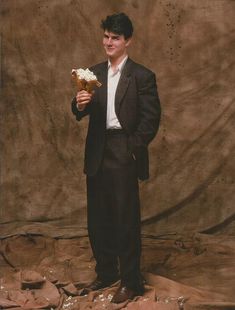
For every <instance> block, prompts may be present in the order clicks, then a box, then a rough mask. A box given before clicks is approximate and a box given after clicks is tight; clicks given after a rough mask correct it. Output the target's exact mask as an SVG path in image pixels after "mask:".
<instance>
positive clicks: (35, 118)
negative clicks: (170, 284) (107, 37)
mask: <svg viewBox="0 0 235 310" xmlns="http://www.w3.org/2000/svg"><path fill="white" fill-rule="evenodd" d="M0 6H1V81H0V82H1V97H2V99H1V126H0V138H1V151H0V152H1V196H0V203H1V208H0V228H1V234H2V235H5V236H7V235H12V234H16V233H19V232H21V233H23V232H31V233H41V232H45V233H47V234H49V235H51V236H76V235H79V234H83V233H84V234H85V233H86V195H85V176H84V175H83V172H82V166H83V152H84V140H85V136H86V128H87V120H83V121H82V122H81V123H78V122H76V121H75V119H74V117H73V115H72V114H71V111H70V102H71V99H72V97H73V96H74V95H75V93H76V89H75V87H74V85H73V83H72V81H71V78H70V72H71V69H72V68H79V67H84V68H85V67H88V66H90V65H92V64H95V63H97V62H101V61H103V60H104V59H105V55H104V53H103V48H102V45H101V40H102V31H101V29H100V28H99V24H100V20H101V19H102V18H103V17H105V16H106V15H108V14H112V13H114V12H116V11H124V12H126V13H127V14H129V15H130V17H131V19H132V20H133V22H134V28H135V33H134V39H133V44H132V47H131V49H130V56H131V57H132V58H133V59H134V60H136V61H137V62H140V63H142V64H144V65H145V66H147V67H149V68H151V69H152V70H153V71H155V72H156V74H157V82H158V89H159V95H160V98H161V103H162V109H163V116H162V122H161V127H160V131H159V134H158V136H157V138H156V139H155V140H154V141H153V143H152V144H151V147H150V161H151V178H150V180H149V181H147V182H144V183H141V201H142V218H143V232H144V233H145V234H151V235H156V234H167V233H174V232H202V231H204V232H205V231H206V232H209V233H217V232H223V233H225V234H230V235H234V233H235V226H234V219H235V214H234V202H235V186H234V182H235V139H234V138H235V102H234V101H235V100H234V98H235V92H234V85H235V70H234V68H235V62H234V50H235V23H234V17H235V1H233V0H197V1H194V0H177V1H176V0H175V1H174V0H169V1H168V0H146V1H142V0H119V1H115V0H102V1H98V0H50V1H49V0H1V1H0Z"/></svg>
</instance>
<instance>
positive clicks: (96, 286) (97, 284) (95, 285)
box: [80, 278, 118, 296]
mask: <svg viewBox="0 0 235 310" xmlns="http://www.w3.org/2000/svg"><path fill="white" fill-rule="evenodd" d="M116 281H118V279H115V280H109V281H101V280H99V279H98V278H96V279H95V280H94V281H93V282H91V283H90V284H89V285H88V286H86V287H85V288H84V289H83V290H82V292H81V293H80V296H84V295H87V294H88V293H89V292H91V291H98V290H100V289H102V288H105V287H108V286H110V285H111V284H113V283H115V282H116Z"/></svg>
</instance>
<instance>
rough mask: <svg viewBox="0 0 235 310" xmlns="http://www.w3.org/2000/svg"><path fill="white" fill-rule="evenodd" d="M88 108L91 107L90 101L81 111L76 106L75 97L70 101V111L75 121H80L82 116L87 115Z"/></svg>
mask: <svg viewBox="0 0 235 310" xmlns="http://www.w3.org/2000/svg"><path fill="white" fill-rule="evenodd" d="M90 108H91V102H90V103H89V104H87V106H86V107H85V109H84V110H83V111H79V110H78V108H77V100H76V97H74V98H73V100H72V103H71V109H72V113H73V114H74V115H75V116H76V120H77V121H80V120H81V119H82V118H83V117H84V116H86V115H88V114H89V113H90Z"/></svg>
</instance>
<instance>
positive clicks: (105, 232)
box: [87, 130, 141, 287]
mask: <svg viewBox="0 0 235 310" xmlns="http://www.w3.org/2000/svg"><path fill="white" fill-rule="evenodd" d="M87 196H88V232H89V238H90V243H91V247H92V250H93V254H94V257H95V259H96V273H97V275H98V278H99V279H101V280H103V281H112V280H116V279H117V278H118V277H119V274H120V278H121V282H122V284H124V285H127V286H129V287H135V286H136V285H137V286H138V285H139V284H140V281H141V280H140V279H141V276H140V255H141V232H140V203H139V188H138V178H137V172H136V163H135V160H134V159H133V157H132V155H131V152H130V150H129V148H128V140H127V136H126V134H125V133H123V132H122V131H118V130H115V131H107V134H106V145H105V151H104V158H103V162H102V165H101V167H100V169H99V171H98V173H97V174H96V175H95V176H92V177H89V176H88V177H87Z"/></svg>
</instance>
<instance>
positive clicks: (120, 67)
mask: <svg viewBox="0 0 235 310" xmlns="http://www.w3.org/2000/svg"><path fill="white" fill-rule="evenodd" d="M127 58H128V56H126V57H125V58H124V59H123V60H122V61H121V62H120V64H119V65H118V66H117V71H120V73H121V72H122V70H123V68H124V66H125V64H126V61H127ZM110 68H111V62H110V60H109V59H108V69H110Z"/></svg>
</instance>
